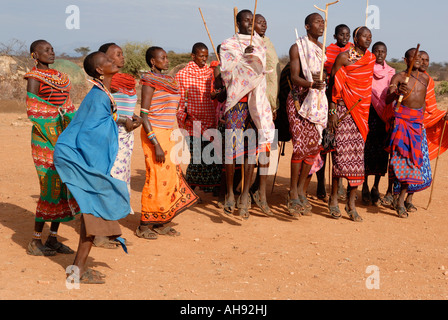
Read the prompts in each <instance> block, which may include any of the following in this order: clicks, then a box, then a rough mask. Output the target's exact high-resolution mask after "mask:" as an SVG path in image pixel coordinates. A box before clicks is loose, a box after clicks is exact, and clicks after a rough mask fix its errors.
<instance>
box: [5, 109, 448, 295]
mask: <svg viewBox="0 0 448 320" xmlns="http://www.w3.org/2000/svg"><path fill="white" fill-rule="evenodd" d="M0 104H1V102H0ZM2 109H3V110H6V109H7V108H6V106H3V108H0V110H2ZM30 131H31V125H30V123H29V121H28V119H27V118H26V114H25V113H24V112H19V111H17V112H13V113H11V112H9V113H5V112H1V113H0V142H1V146H2V148H1V149H0V159H1V169H0V200H1V201H0V202H1V203H0V239H1V241H0V297H1V299H14V300H15V299H38V300H49V299H51V300H53V299H55V300H59V299H64V300H65V299H74V300H78V299H86V300H93V299H107V300H115V299H125V300H128V299H132V300H147V299H149V300H303V299H305V300H316V299H324V300H330V299H331V300H342V299H343V300H367V299H369V300H370V299H373V300H385V299H386V300H408V299H411V300H414V299H415V300H416V299H423V300H427V299H431V300H433V299H437V300H440V299H442V300H445V299H447V298H448V248H447V243H448V242H447V241H448V232H447V225H448V214H447V210H446V206H447V205H448V200H447V199H446V198H445V196H446V189H447V188H448V179H447V169H448V155H447V154H444V155H442V156H441V157H440V160H439V167H438V171H437V177H436V182H435V189H434V194H433V200H432V204H431V207H430V208H429V210H425V208H426V206H427V203H428V199H429V195H430V191H429V190H427V191H424V192H422V193H420V194H417V195H416V196H415V197H414V198H415V201H414V202H415V205H416V206H417V207H418V212H417V213H414V214H411V216H410V218H409V219H407V220H404V219H400V218H398V217H397V214H396V213H395V212H394V211H392V210H391V209H388V208H384V207H380V208H376V207H365V206H362V205H361V203H360V201H359V213H360V214H361V216H362V217H363V218H364V222H362V223H355V222H352V221H350V220H349V219H348V217H347V215H346V214H345V213H344V217H343V218H342V219H340V220H338V221H336V220H334V219H331V218H330V217H329V215H328V210H327V208H326V205H325V203H323V202H322V201H318V200H314V199H312V200H311V203H312V204H313V207H314V208H313V215H312V216H311V217H301V218H299V219H293V218H290V217H288V216H287V215H286V214H285V210H286V206H285V200H286V194H287V191H288V183H289V178H288V177H289V162H290V161H289V155H290V154H291V144H290V143H289V144H287V148H286V156H285V157H282V158H281V160H280V165H279V171H278V177H277V180H276V184H275V190H274V192H273V193H272V194H271V192H270V189H271V186H272V181H273V177H270V178H269V182H268V183H269V185H270V187H269V194H268V195H269V201H270V204H271V206H272V209H273V211H274V214H275V215H274V217H267V216H265V215H264V214H262V213H261V211H260V210H258V209H257V208H256V207H255V206H253V208H252V210H251V217H250V219H249V220H248V221H242V220H240V219H239V217H238V216H236V215H235V216H226V215H224V214H223V213H222V210H221V209H219V208H218V207H217V206H216V200H217V199H216V198H213V197H212V196H211V195H207V194H203V193H202V192H198V194H199V195H200V196H201V197H202V198H203V200H204V203H203V204H200V205H197V206H196V207H194V208H193V209H191V210H189V211H186V212H184V213H182V214H181V215H179V216H178V217H177V218H176V219H175V220H174V222H173V225H174V226H175V227H176V229H177V230H178V231H180V232H181V236H180V237H176V238H172V237H168V236H160V237H159V239H158V240H152V241H148V240H144V239H140V238H137V237H136V236H135V235H134V230H135V228H136V227H137V225H138V223H139V218H140V217H139V212H140V196H141V190H142V188H143V183H144V177H145V168H144V157H143V152H142V149H141V144H140V139H139V135H138V134H137V135H136V144H135V145H136V147H135V151H134V154H133V158H132V161H133V162H132V194H131V203H132V206H133V208H134V210H135V211H136V214H135V215H130V216H128V217H127V218H125V219H124V220H122V221H121V222H120V223H121V226H122V231H123V237H125V238H126V239H127V240H128V241H129V242H131V245H130V246H129V247H128V249H129V254H125V253H124V252H123V251H122V250H121V249H118V250H108V249H101V248H93V249H92V251H91V254H90V257H89V261H88V263H89V266H90V267H92V268H94V269H97V270H99V271H101V272H103V273H105V274H106V275H107V278H106V284H104V285H81V287H80V289H67V287H66V282H65V269H66V267H67V266H69V265H70V264H71V263H72V262H73V259H74V255H57V256H55V257H34V256H29V255H27V254H26V247H27V244H28V242H29V241H30V239H31V235H32V232H33V225H34V211H35V208H36V202H37V199H38V196H39V186H38V180H37V175H36V172H35V169H34V165H33V161H32V158H31V149H30ZM434 165H435V163H434V162H433V163H432V166H433V168H434ZM327 172H328V171H327ZM370 183H372V181H371V182H370ZM385 190H386V179H382V182H381V190H380V191H381V193H382V195H383V193H384V191H385ZM315 191H316V181H315V178H313V180H312V182H311V185H310V188H309V193H310V194H311V195H314V194H315ZM359 192H360V191H359ZM340 207H341V209H342V210H343V208H344V204H343V203H341V204H340ZM48 231H49V230H48V225H47V226H46V227H45V229H44V235H43V239H44V241H45V239H46V237H47V235H48ZM78 232H79V218H77V219H76V220H75V221H72V222H70V223H65V224H62V225H61V227H60V231H59V235H60V239H61V240H62V241H63V242H64V243H65V244H66V245H68V246H70V247H71V248H73V249H74V250H76V248H77V245H78V239H79V234H78ZM370 266H374V267H373V268H374V269H369V267H370ZM372 270H375V272H373V271H372ZM370 276H375V279H376V282H374V284H376V285H377V286H376V288H373V289H369V286H368V285H367V284H368V283H370V282H369V281H367V280H368V277H370ZM371 287H372V286H370V288H371Z"/></svg>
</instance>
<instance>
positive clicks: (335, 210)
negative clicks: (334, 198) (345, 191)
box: [328, 198, 342, 220]
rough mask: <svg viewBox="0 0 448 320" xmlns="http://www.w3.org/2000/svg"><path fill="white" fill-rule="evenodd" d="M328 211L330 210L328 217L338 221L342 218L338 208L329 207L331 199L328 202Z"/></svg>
mask: <svg viewBox="0 0 448 320" xmlns="http://www.w3.org/2000/svg"><path fill="white" fill-rule="evenodd" d="M328 210H330V215H331V216H332V217H333V218H334V219H336V220H338V219H340V218H342V213H341V210H340V209H339V206H335V207H332V206H331V198H330V199H329V200H328Z"/></svg>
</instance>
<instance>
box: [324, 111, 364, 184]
mask: <svg viewBox="0 0 448 320" xmlns="http://www.w3.org/2000/svg"><path fill="white" fill-rule="evenodd" d="M347 111H348V109H347V107H346V106H345V105H340V104H338V106H337V115H338V118H339V119H340V118H342V117H343V116H344V115H345V114H346V112H347ZM335 139H336V151H334V152H332V157H333V158H332V159H333V178H346V179H347V180H348V183H349V185H350V186H351V187H357V186H360V185H362V184H363V183H364V174H365V170H364V146H365V143H364V139H363V138H362V135H361V133H360V131H359V129H358V127H357V125H356V123H355V121H354V120H353V118H352V116H351V115H350V114H349V115H348V116H347V117H345V119H344V120H343V121H342V122H341V123H339V126H338V128H337V129H336V133H335Z"/></svg>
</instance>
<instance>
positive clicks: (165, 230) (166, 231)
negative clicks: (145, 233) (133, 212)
mask: <svg viewBox="0 0 448 320" xmlns="http://www.w3.org/2000/svg"><path fill="white" fill-rule="evenodd" d="M153 231H155V232H157V233H158V234H160V235H167V236H171V237H178V236H180V232H179V231H177V230H176V229H174V228H171V227H163V226H160V227H154V228H153Z"/></svg>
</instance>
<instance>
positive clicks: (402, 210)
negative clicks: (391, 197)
mask: <svg viewBox="0 0 448 320" xmlns="http://www.w3.org/2000/svg"><path fill="white" fill-rule="evenodd" d="M408 187H409V185H408V184H405V183H402V184H401V191H400V194H399V195H398V199H397V207H396V208H395V210H397V213H398V216H399V217H400V218H407V217H408V216H409V215H408V212H407V210H406V205H405V198H406V194H407V192H408Z"/></svg>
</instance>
